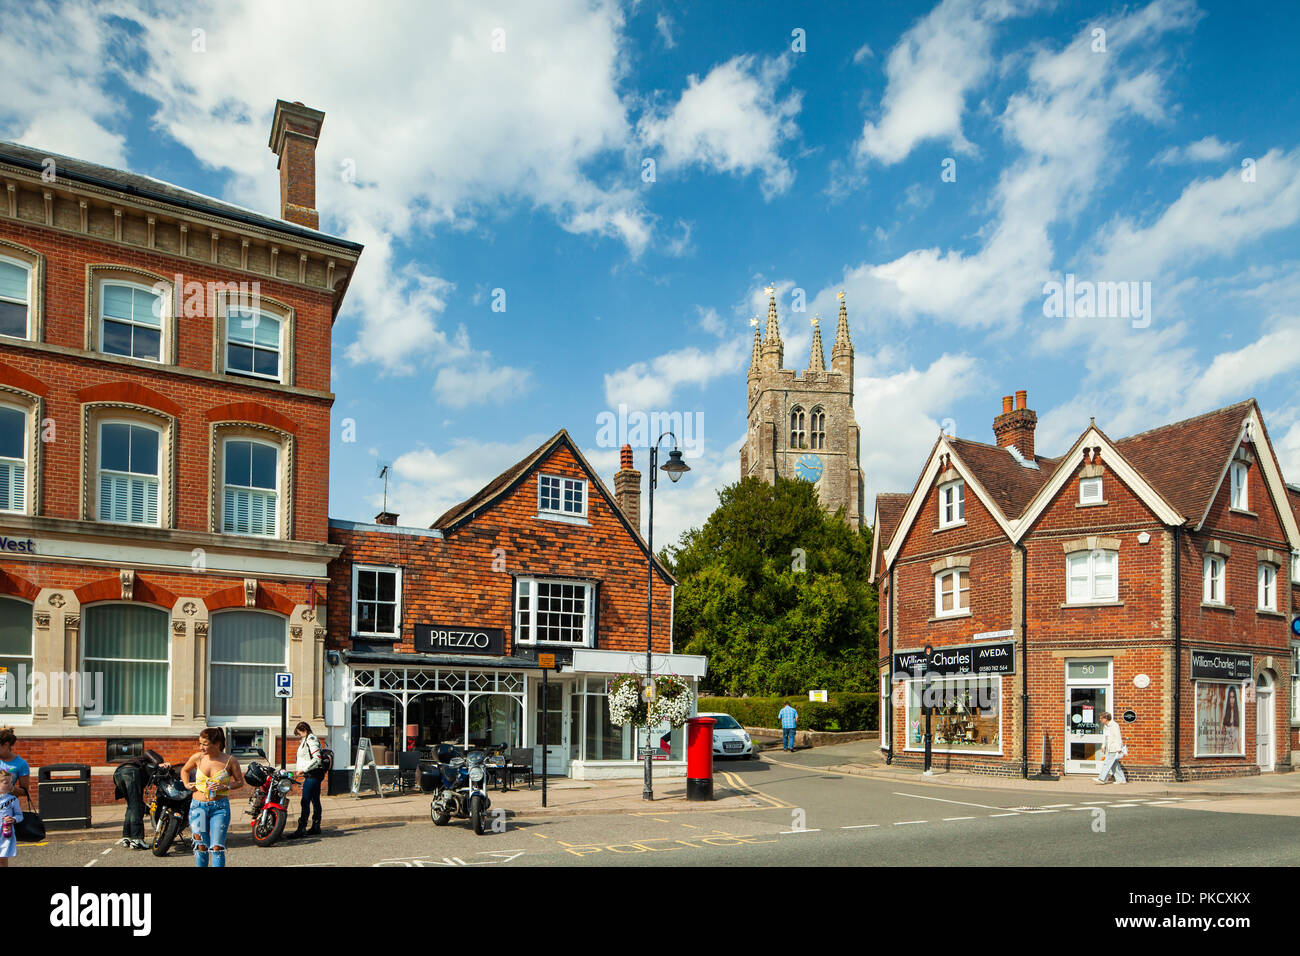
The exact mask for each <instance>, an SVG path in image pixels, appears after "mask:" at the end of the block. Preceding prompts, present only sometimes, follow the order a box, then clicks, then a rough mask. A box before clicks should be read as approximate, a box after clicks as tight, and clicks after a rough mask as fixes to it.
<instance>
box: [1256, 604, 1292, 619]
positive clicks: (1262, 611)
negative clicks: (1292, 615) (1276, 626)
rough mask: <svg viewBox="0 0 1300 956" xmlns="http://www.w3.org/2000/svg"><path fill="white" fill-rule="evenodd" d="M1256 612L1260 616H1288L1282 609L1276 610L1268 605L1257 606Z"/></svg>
mask: <svg viewBox="0 0 1300 956" xmlns="http://www.w3.org/2000/svg"><path fill="white" fill-rule="evenodd" d="M1255 613H1256V614H1258V615H1259V616H1260V617H1280V618H1283V619H1284V620H1285V618H1286V615H1285V614H1283V613H1282V612H1281V611H1274V610H1272V609H1271V608H1266V607H1257V608H1255Z"/></svg>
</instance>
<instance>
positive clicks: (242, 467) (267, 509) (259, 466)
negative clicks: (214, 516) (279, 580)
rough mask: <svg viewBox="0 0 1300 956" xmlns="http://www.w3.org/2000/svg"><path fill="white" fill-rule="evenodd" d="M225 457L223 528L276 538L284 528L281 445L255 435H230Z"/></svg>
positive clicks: (222, 508)
mask: <svg viewBox="0 0 1300 956" xmlns="http://www.w3.org/2000/svg"><path fill="white" fill-rule="evenodd" d="M222 458H223V468H222V472H223V474H224V476H225V480H224V484H223V485H222V495H221V512H222V522H221V530H222V531H223V532H225V533H226V534H248V535H257V536H260V537H266V538H274V537H276V536H277V535H278V534H279V530H280V525H279V515H280V448H279V446H278V445H274V444H271V443H270V442H265V441H257V440H256V439H252V438H227V439H226V440H225V443H224V448H223V454H222Z"/></svg>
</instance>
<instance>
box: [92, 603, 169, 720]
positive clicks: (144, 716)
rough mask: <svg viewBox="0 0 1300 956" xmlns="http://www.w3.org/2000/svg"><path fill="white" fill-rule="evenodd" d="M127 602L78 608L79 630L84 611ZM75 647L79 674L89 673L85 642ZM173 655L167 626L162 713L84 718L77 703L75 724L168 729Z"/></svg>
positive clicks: (146, 661) (116, 658) (159, 609)
mask: <svg viewBox="0 0 1300 956" xmlns="http://www.w3.org/2000/svg"><path fill="white" fill-rule="evenodd" d="M131 603H132V602H130V601H96V602H95V603H94V604H91V605H87V606H85V607H83V608H82V627H83V628H84V627H85V626H86V625H85V615H86V612H87V611H89V610H92V609H93V608H97V607H108V606H110V605H114V604H127V605H131ZM149 606H150V607H152V608H153V609H154V610H156V611H160V612H161V613H163V614H166V613H167V612H166V611H165V610H163V609H162V608H159V607H155V606H154V605H149ZM83 633H84V632H83ZM77 644H78V664H79V666H80V669H81V673H83V674H84V673H87V672H89V671H90V668H88V667H87V666H86V642H85V639H84V637H83V639H82V640H79V641H78V642H77ZM174 653H175V639H174V638H173V636H172V632H171V627H170V626H168V627H167V691H166V695H165V700H166V701H167V704H166V710H165V712H164V713H162V714H104V715H101V716H99V717H88V716H86V713H85V709H84V708H83V707H82V702H81V701H80V700H79V701H77V702H76V706H77V723H78V725H79V726H82V727H96V726H100V725H105V724H106V725H109V726H110V727H111V726H112V725H113V724H121V725H122V726H124V727H170V726H171V722H172V718H171V714H172V707H173V705H174V701H173V700H172V693H173V691H174V681H175V679H176V673H175V664H176V662H175V660H174V659H173V654H174ZM92 660H107V661H132V662H136V663H151V664H152V663H158V662H157V661H154V660H152V659H148V660H146V659H144V658H134V657H96V658H92ZM78 679H79V680H80V678H78ZM102 703H103V702H102V701H100V704H101V705H102Z"/></svg>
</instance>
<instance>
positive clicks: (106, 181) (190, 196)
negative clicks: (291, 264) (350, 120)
mask: <svg viewBox="0 0 1300 956" xmlns="http://www.w3.org/2000/svg"><path fill="white" fill-rule="evenodd" d="M47 159H53V160H54V170H55V174H56V175H57V176H58V177H59V178H60V179H69V180H73V181H75V182H82V183H86V184H88V185H91V186H99V187H100V188H102V189H112V190H115V191H117V192H121V193H125V194H127V195H132V196H139V197H141V198H144V199H153V200H159V201H162V202H166V203H170V204H172V205H175V206H182V207H185V208H187V209H193V210H195V211H197V212H206V213H210V214H213V215H217V216H222V217H224V218H226V219H233V220H235V221H237V222H242V223H246V224H248V225H252V226H260V227H261V228H263V229H273V230H275V231H276V232H280V233H284V234H286V235H293V236H299V237H301V238H304V239H314V240H316V241H317V242H328V243H330V244H331V245H335V246H341V247H343V248H345V249H350V250H353V251H355V252H360V251H361V249H362V246H361V245H360V244H359V243H355V242H349V241H348V240H346V239H339V238H337V237H336V236H331V235H329V234H328V233H324V232H321V231H319V230H317V229H308V228H307V227H306V226H299V225H297V224H295V223H291V222H285V221H284V220H283V219H276V218H274V217H271V216H264V215H262V214H261V213H259V212H254V211H253V210H251V209H245V208H244V207H243V206H236V205H234V204H233V203H228V202H222V201H221V200H219V199H213V198H212V197H211V196H205V195H203V194H202V193H196V192H192V191H190V190H188V189H182V188H181V187H180V186H173V185H172V184H171V183H165V182H163V181H162V180H160V179H153V178H151V177H149V176H141V175H139V174H138V173H130V172H126V171H125V170H121V169H113V168H112V167H111V166H100V165H99V164H97V163H90V162H87V161H86V160H84V159H76V158H74V157H72V156H61V155H59V154H58V153H51V152H50V151H49V150H44V149H32V148H31V147H30V146H20V145H19V144H18V143H6V142H0V163H9V164H11V165H14V166H20V167H22V168H24V169H30V170H32V171H34V172H43V171H44V169H45V166H44V163H45V160H47Z"/></svg>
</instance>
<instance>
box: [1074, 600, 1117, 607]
mask: <svg viewBox="0 0 1300 956" xmlns="http://www.w3.org/2000/svg"><path fill="white" fill-rule="evenodd" d="M1123 606H1124V602H1123V601H1085V602H1083V603H1081V604H1062V605H1061V607H1063V608H1079V607H1123Z"/></svg>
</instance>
